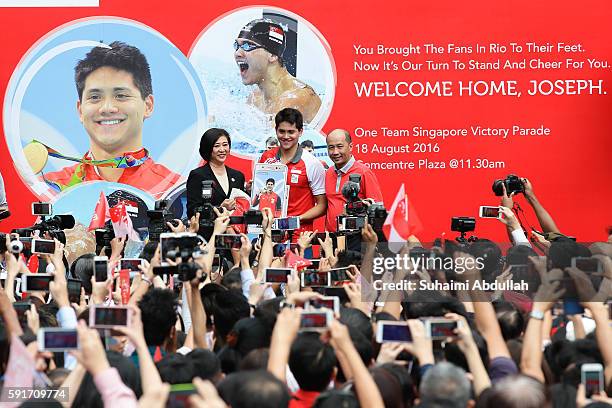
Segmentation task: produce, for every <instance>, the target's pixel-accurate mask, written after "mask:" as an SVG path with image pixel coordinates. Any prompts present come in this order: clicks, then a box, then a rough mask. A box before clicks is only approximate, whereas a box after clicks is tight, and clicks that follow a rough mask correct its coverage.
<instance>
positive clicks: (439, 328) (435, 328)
mask: <svg viewBox="0 0 612 408" xmlns="http://www.w3.org/2000/svg"><path fill="white" fill-rule="evenodd" d="M456 328H457V322H456V321H451V322H431V325H430V329H431V333H430V335H431V338H432V339H445V338H447V337H455V336H456V334H455V332H454V330H455V329H456Z"/></svg>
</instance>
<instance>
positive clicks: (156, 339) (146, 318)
mask: <svg viewBox="0 0 612 408" xmlns="http://www.w3.org/2000/svg"><path fill="white" fill-rule="evenodd" d="M177 307H178V302H177V300H176V296H175V295H174V292H172V291H171V290H167V289H159V288H155V289H151V290H149V291H148V292H147V293H145V294H144V296H143V297H142V299H140V302H138V308H140V310H141V314H142V315H141V317H142V327H143V331H144V337H145V341H146V342H147V345H149V346H161V345H162V344H163V343H164V341H165V340H166V338H168V336H170V332H171V331H172V328H173V327H174V325H175V324H176V309H177Z"/></svg>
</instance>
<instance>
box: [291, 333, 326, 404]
mask: <svg viewBox="0 0 612 408" xmlns="http://www.w3.org/2000/svg"><path fill="white" fill-rule="evenodd" d="M336 363H337V360H336V355H335V354H334V349H333V348H332V347H331V346H330V345H328V344H325V343H323V342H322V341H321V340H320V339H319V337H317V336H312V335H310V334H309V333H306V334H300V335H298V336H297V338H296V339H295V341H294V342H293V344H292V345H291V352H290V354H289V369H290V370H291V373H292V374H293V376H294V377H295V380H296V381H297V383H298V384H299V385H300V388H301V389H302V390H304V391H319V392H322V391H324V390H325V389H326V388H327V386H328V385H329V382H330V381H331V380H332V377H333V374H334V368H335V367H336Z"/></svg>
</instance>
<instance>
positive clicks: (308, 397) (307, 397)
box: [289, 389, 321, 408]
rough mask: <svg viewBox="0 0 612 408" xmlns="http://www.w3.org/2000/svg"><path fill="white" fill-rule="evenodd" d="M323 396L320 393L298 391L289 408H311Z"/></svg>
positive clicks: (293, 396)
mask: <svg viewBox="0 0 612 408" xmlns="http://www.w3.org/2000/svg"><path fill="white" fill-rule="evenodd" d="M319 395H321V393H320V392H318V391H304V390H302V389H299V390H297V391H296V392H295V393H294V394H293V395H292V398H291V399H290V400H289V408H310V407H312V406H313V405H314V403H315V401H316V399H317V398H318V397H319Z"/></svg>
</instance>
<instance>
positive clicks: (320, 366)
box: [0, 133, 612, 408]
mask: <svg viewBox="0 0 612 408" xmlns="http://www.w3.org/2000/svg"><path fill="white" fill-rule="evenodd" d="M225 137H226V138H227V137H228V136H225ZM343 140H347V139H345V138H344V134H343V133H341V134H335V135H333V134H332V135H330V137H328V144H329V145H330V146H329V149H330V151H333V150H334V149H336V148H337V145H338V144H342V143H343ZM283 143H284V141H283V140H282V139H281V147H282V146H283ZM228 145H229V144H228ZM228 145H226V146H225V148H227V147H229V146H228ZM219 147H220V148H221V150H223V148H224V147H223V145H221V146H219ZM215 149H216V148H215V147H213V148H212V150H213V154H216V155H217V157H219V152H218V151H217V152H216V153H215ZM217 150H218V149H217ZM335 157H337V156H335ZM353 160H354V159H353ZM335 161H336V160H334V162H335ZM343 167H344V166H343ZM340 176H341V175H340V174H339V175H338V177H340ZM522 183H523V184H524V187H525V193H524V194H525V196H526V198H527V200H528V202H529V203H530V204H531V205H532V207H533V209H534V210H535V214H536V216H537V218H538V221H539V223H540V226H541V229H542V230H543V232H544V234H543V235H538V236H536V237H535V238H534V240H533V242H532V241H530V240H529V239H526V235H525V233H524V232H523V231H522V229H521V228H520V224H519V223H518V220H517V219H516V216H514V214H513V213H512V211H510V210H509V208H512V200H513V197H512V195H508V194H504V196H503V197H502V202H501V205H502V210H503V211H504V213H505V217H504V218H503V219H502V220H503V223H504V224H506V227H507V230H508V235H509V237H510V241H511V246H510V247H509V249H507V251H506V253H502V250H501V249H500V247H499V246H498V245H497V244H496V243H494V242H492V241H489V240H486V239H479V240H477V241H476V242H471V243H462V244H460V245H459V244H457V245H455V244H452V243H450V242H446V243H441V244H436V245H440V246H441V247H444V248H441V247H435V248H433V251H438V252H439V253H440V254H443V253H444V254H446V256H450V257H452V258H453V259H454V260H455V261H458V260H462V261H463V262H461V263H459V262H456V264H457V265H459V264H461V265H464V266H465V265H478V264H477V263H476V262H468V260H469V259H470V258H475V259H476V258H480V259H484V264H483V265H482V267H477V266H473V267H468V268H467V269H465V270H464V271H463V273H461V274H459V273H453V272H454V271H440V270H426V269H420V270H417V271H413V270H412V268H414V265H412V266H408V267H407V268H399V269H397V270H395V271H393V272H394V273H393V274H392V275H391V277H390V278H389V279H390V280H392V281H393V280H395V281H400V280H404V279H425V280H428V281H437V282H444V281H446V280H447V279H448V280H450V279H451V278H450V276H454V277H453V278H452V279H457V280H460V281H463V282H470V281H477V280H486V281H504V280H508V279H512V276H511V275H512V272H513V265H524V264H528V265H530V266H531V268H530V270H532V271H533V273H534V274H535V275H537V286H535V287H530V291H531V292H532V293H531V296H530V297H529V296H527V297H521V296H518V295H517V294H516V293H515V294H514V295H517V296H513V293H512V292H511V291H504V292H502V293H499V292H486V291H483V290H476V289H474V290H465V291H459V290H458V291H453V290H448V291H446V290H439V291H435V290H414V291H404V292H402V293H401V297H396V296H397V295H398V293H396V292H384V291H383V292H380V293H376V292H375V291H374V296H373V297H372V291H373V289H372V282H373V280H374V279H375V278H376V277H375V275H374V274H373V268H372V265H373V264H374V259H375V258H376V257H379V256H382V254H381V253H380V247H379V246H378V245H377V244H379V243H378V240H379V238H378V234H376V232H375V231H374V230H373V229H372V226H370V224H369V223H366V224H365V226H364V227H363V228H362V229H361V231H360V233H359V236H360V241H361V243H362V245H363V246H362V248H363V251H361V252H356V251H351V250H349V249H346V248H345V247H343V244H342V240H341V239H335V240H332V239H331V238H330V237H329V234H327V236H326V237H325V239H321V238H320V237H319V236H317V235H316V234H315V233H314V232H313V231H308V230H304V231H301V232H300V234H299V236H298V239H297V245H298V249H297V250H296V251H295V252H288V253H286V254H285V255H283V256H276V257H275V256H274V253H273V246H274V242H273V240H272V226H273V221H274V214H273V213H272V211H271V210H270V209H268V208H265V209H263V210H262V216H263V220H262V230H263V231H262V235H261V239H260V240H259V241H258V242H257V243H256V244H255V245H253V243H252V242H251V241H250V240H249V239H248V237H247V236H246V235H242V238H241V245H240V247H239V248H236V249H233V250H225V252H224V253H225V254H226V255H224V256H225V257H226V258H227V259H225V260H224V261H222V262H220V263H219V264H218V265H217V264H215V254H216V253H217V254H218V253H219V251H218V250H217V249H218V248H216V247H215V245H216V244H215V242H216V240H215V236H217V235H219V234H223V233H226V232H228V231H232V226H231V225H230V215H229V214H230V212H229V210H228V209H227V208H225V206H221V207H219V208H215V213H216V219H215V220H214V227H213V231H212V236H211V238H210V239H209V240H208V241H207V242H205V243H202V244H201V247H199V248H194V250H193V251H192V252H191V253H190V254H183V255H182V256H183V257H184V258H181V257H178V258H176V257H175V258H173V259H162V258H161V251H160V245H159V244H158V243H157V242H153V241H151V242H149V243H148V244H147V245H146V246H145V249H144V250H143V253H142V254H141V258H142V259H144V261H143V263H142V265H141V266H140V268H139V269H140V270H139V272H136V273H133V274H132V275H133V276H132V279H131V280H130V282H129V288H128V290H127V292H128V293H129V295H128V298H129V300H128V298H126V296H125V293H122V291H125V289H126V288H124V287H123V288H122V285H121V284H120V283H119V276H118V274H116V273H114V271H115V270H116V266H117V264H118V263H119V262H120V261H121V259H122V256H123V254H122V253H123V250H124V245H125V238H115V239H113V240H112V242H111V248H110V257H109V260H108V278H107V279H106V280H105V281H97V280H96V273H94V269H95V268H94V258H95V256H96V255H97V254H93V253H87V254H83V255H81V256H80V257H78V258H77V259H76V260H75V261H73V262H72V264H70V265H68V262H67V261H66V259H65V256H64V251H63V249H64V245H63V244H62V243H61V242H60V241H58V240H55V250H54V252H53V253H52V254H49V255H44V256H40V257H39V258H40V259H39V261H40V263H41V266H39V269H41V270H43V271H46V272H49V273H52V274H53V280H52V282H51V283H50V284H49V288H48V291H46V290H43V291H36V290H34V291H30V290H28V292H27V297H26V293H25V292H23V291H21V290H20V289H19V286H18V285H15V281H17V280H19V278H21V279H22V280H23V278H24V275H27V274H29V273H30V271H29V270H28V267H27V266H26V264H25V263H24V258H23V257H21V256H19V255H17V256H16V255H14V254H13V253H12V252H10V251H8V250H7V251H6V252H4V253H3V254H2V259H3V262H2V266H3V268H4V274H5V279H4V282H3V289H2V290H0V309H1V314H2V323H3V324H2V330H1V333H0V356H1V358H2V364H1V367H2V370H3V384H4V387H3V392H2V394H1V395H2V401H6V402H7V403H8V404H11V403H12V404H13V406H18V405H20V404H22V405H23V406H29V405H30V404H33V403H35V401H36V400H35V399H31V400H29V401H23V400H22V401H21V402H17V401H16V400H12V399H11V397H12V398H15V394H11V392H10V391H11V390H14V389H15V387H34V386H37V387H41V386H42V387H46V389H49V390H65V393H63V394H62V396H63V398H59V397H58V398H56V399H55V400H47V401H46V402H45V403H46V404H48V405H49V406H54V405H57V406H59V405H63V406H79V407H80V406H83V407H95V406H113V405H115V406H122V407H123V406H136V405H140V406H146V407H153V406H196V407H225V406H231V407H283V406H290V407H310V406H314V407H327V406H337V405H338V404H341V406H346V407H353V406H355V407H356V406H363V407H382V406H385V407H410V406H419V407H468V406H480V407H496V408H497V407H517V408H518V407H527V408H530V407H534V408H535V407H546V406H550V407H565V406H567V407H574V406H577V407H586V406H589V407H597V406H602V407H603V406H609V405H610V403H611V402H612V399H610V398H609V397H607V394H606V390H607V391H608V392H609V391H610V383H611V381H610V379H611V378H612V343H611V342H610V338H611V335H612V333H611V330H612V328H611V325H610V316H609V306H610V305H609V303H606V302H607V301H608V300H609V299H610V297H611V293H612V292H611V289H612V258H611V255H612V235H611V236H610V237H609V239H608V242H598V243H594V244H591V245H590V246H588V247H587V246H585V245H582V244H579V243H576V242H575V241H574V240H572V239H571V238H569V237H567V236H565V235H563V234H561V233H560V231H559V230H558V228H557V227H556V224H555V222H554V221H553V218H552V217H551V215H550V214H549V213H548V212H547V211H546V210H545V209H544V207H543V206H542V205H541V203H540V202H539V200H538V199H537V198H536V195H535V193H534V191H533V187H532V185H531V183H530V182H529V180H527V179H523V180H522ZM223 200H226V198H224V199H223ZM330 201H331V200H330ZM226 204H228V203H226ZM230 204H231V203H230ZM196 218H197V215H194V217H192V220H191V222H190V223H189V225H188V226H187V225H183V224H179V225H178V226H176V225H173V224H169V227H171V228H172V229H173V230H174V231H176V232H181V231H186V230H189V231H193V232H196V231H198V229H199V223H198V222H197V220H196ZM500 225H501V224H500ZM14 239H15V237H14V236H10V235H7V236H6V246H7V248H11V240H14ZM312 246H317V247H319V248H320V261H319V265H318V270H319V271H328V270H330V269H332V268H338V267H349V268H350V269H349V270H350V273H348V277H349V279H348V280H347V281H346V282H345V283H344V285H343V286H337V287H333V288H332V287H324V288H315V289H312V288H306V287H303V286H304V285H302V284H301V280H300V274H302V273H305V272H304V270H300V268H299V267H296V263H295V259H296V258H297V259H298V260H302V261H305V260H304V259H303V258H302V257H303V256H304V254H305V253H306V251H308V250H309V248H310V247H312ZM420 246H421V244H420V243H419V241H418V239H417V237H414V236H413V237H411V238H410V239H409V240H408V242H407V243H406V244H405V245H404V248H402V250H401V252H400V253H408V252H410V251H411V250H412V249H414V248H418V247H420ZM540 254H543V255H544V257H542V256H538V255H540ZM575 257H583V258H590V259H592V260H596V262H597V264H598V265H600V267H599V269H598V270H599V273H590V272H589V271H585V270H581V269H580V268H579V267H577V266H576V265H575V264H572V259H573V258H575ZM162 264H167V265H170V266H174V265H176V266H177V267H178V268H179V269H180V265H184V266H185V267H188V266H189V267H193V270H194V271H195V272H194V275H193V276H191V277H190V279H189V280H186V281H180V280H179V278H178V276H172V277H170V276H166V277H164V276H163V275H159V274H156V273H155V271H156V268H158V267H159V266H160V265H162ZM288 265H289V266H290V267H292V268H293V270H292V271H291V273H290V274H289V275H288V276H287V282H286V283H281V284H271V283H266V282H265V281H264V275H265V271H266V270H267V268H270V267H274V268H278V267H285V266H288ZM297 265H299V262H298V263H297ZM563 276H565V279H564V278H563ZM568 279H569V281H571V282H573V283H574V287H575V290H576V292H577V294H575V295H573V296H577V298H578V300H577V301H578V302H579V303H580V305H581V306H582V308H583V310H581V311H578V312H574V314H568V313H564V312H563V308H562V307H560V306H559V305H560V304H561V305H563V304H564V303H565V302H567V303H569V302H570V299H568V298H567V296H566V295H567V293H565V292H566V290H567V282H566V281H567V280H568ZM68 280H79V281H80V282H81V283H82V291H81V294H80V296H78V299H74V298H73V299H72V301H71V299H70V296H69V293H68V283H67V282H68ZM366 294H367V295H366ZM323 295H332V296H337V297H338V302H339V303H340V307H339V309H338V310H337V311H335V312H334V313H333V316H332V317H331V319H330V320H329V321H326V322H325V324H324V325H323V327H320V326H319V327H317V328H316V330H312V328H306V329H305V327H304V324H305V323H304V315H305V312H307V311H309V310H312V309H311V306H310V305H311V304H312V303H314V301H315V300H317V299H322V297H323ZM24 299H28V300H29V302H30V309H29V310H28V311H26V312H25V314H24V315H23V317H22V318H20V317H19V316H18V312H17V311H16V309H15V307H14V304H15V302H19V301H23V300H24ZM559 302H560V303H559ZM123 303H126V304H127V306H128V308H129V314H130V318H129V319H128V320H127V321H126V322H127V324H123V325H121V326H116V327H113V328H112V330H110V329H97V328H95V327H90V325H89V323H88V322H90V314H89V309H90V308H92V307H94V306H96V307H97V306H99V305H107V306H108V305H121V304H123ZM317 310H320V309H317ZM432 317H444V318H445V319H448V320H450V321H455V322H459V323H458V324H457V325H456V326H455V328H454V330H453V332H452V333H447V337H445V338H443V339H439V338H434V337H432V334H431V332H428V330H427V324H426V322H427V319H430V318H432ZM389 322H396V323H397V322H407V323H406V324H407V326H408V328H409V332H410V338H409V339H408V340H404V341H401V342H387V341H383V342H382V343H379V342H377V337H378V336H377V332H378V331H379V330H378V326H379V325H382V324H388V323H389ZM53 327H61V328H67V329H75V330H76V332H77V334H78V339H79V346H78V349H77V350H74V351H71V352H69V353H64V352H61V351H55V352H49V351H46V350H45V348H44V347H41V346H40V345H39V344H37V343H38V342H40V338H39V337H37V333H40V332H41V331H45V330H47V329H49V328H53ZM593 366H595V367H601V370H600V375H601V377H602V379H603V381H602V382H601V384H599V383H598V382H597V377H595V381H594V380H593V378H590V379H587V380H585V378H584V368H585V367H591V368H592V367H593ZM24 370H25V372H24ZM30 371H32V372H30ZM596 374H597V373H596ZM585 385H586V386H587V387H586V388H585ZM593 387H595V388H593ZM598 387H599V388H600V389H598ZM186 404H190V405H186Z"/></svg>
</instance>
